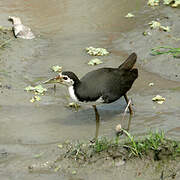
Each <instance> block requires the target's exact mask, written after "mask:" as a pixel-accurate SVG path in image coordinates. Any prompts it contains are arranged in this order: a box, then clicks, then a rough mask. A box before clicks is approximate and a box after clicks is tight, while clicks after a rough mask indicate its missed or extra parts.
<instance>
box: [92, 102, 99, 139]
mask: <svg viewBox="0 0 180 180" xmlns="http://www.w3.org/2000/svg"><path fill="white" fill-rule="evenodd" d="M92 107H93V108H94V112H95V115H96V134H95V139H97V137H98V134H99V113H98V110H97V108H96V105H92Z"/></svg>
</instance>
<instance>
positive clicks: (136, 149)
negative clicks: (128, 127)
mask: <svg viewBox="0 0 180 180" xmlns="http://www.w3.org/2000/svg"><path fill="white" fill-rule="evenodd" d="M123 131H124V133H125V134H126V135H127V136H128V139H129V141H130V142H129V144H128V145H124V147H127V148H129V149H130V151H131V153H132V154H133V155H134V156H142V155H143V154H146V153H147V152H148V151H149V150H154V151H158V150H160V149H161V148H162V147H161V146H162V145H163V144H164V143H165V141H166V140H165V135H164V132H163V131H161V132H158V131H156V132H152V131H150V132H149V134H148V135H147V136H146V138H145V139H144V140H135V138H134V137H133V136H132V135H130V134H129V133H128V132H127V131H125V130H123ZM130 155H131V154H130Z"/></svg>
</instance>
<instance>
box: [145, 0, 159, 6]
mask: <svg viewBox="0 0 180 180" xmlns="http://www.w3.org/2000/svg"><path fill="white" fill-rule="evenodd" d="M147 4H148V5H150V6H158V5H159V0H148V3H147Z"/></svg>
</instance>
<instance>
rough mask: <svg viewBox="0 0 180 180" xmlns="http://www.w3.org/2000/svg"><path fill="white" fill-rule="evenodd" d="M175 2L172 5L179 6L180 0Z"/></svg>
mask: <svg viewBox="0 0 180 180" xmlns="http://www.w3.org/2000/svg"><path fill="white" fill-rule="evenodd" d="M173 2H174V4H172V7H178V6H179V5H180V0H175V1H173Z"/></svg>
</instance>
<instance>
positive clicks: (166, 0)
mask: <svg viewBox="0 0 180 180" xmlns="http://www.w3.org/2000/svg"><path fill="white" fill-rule="evenodd" d="M172 1H173V0H163V4H166V5H169V4H170V3H171V2H172Z"/></svg>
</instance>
